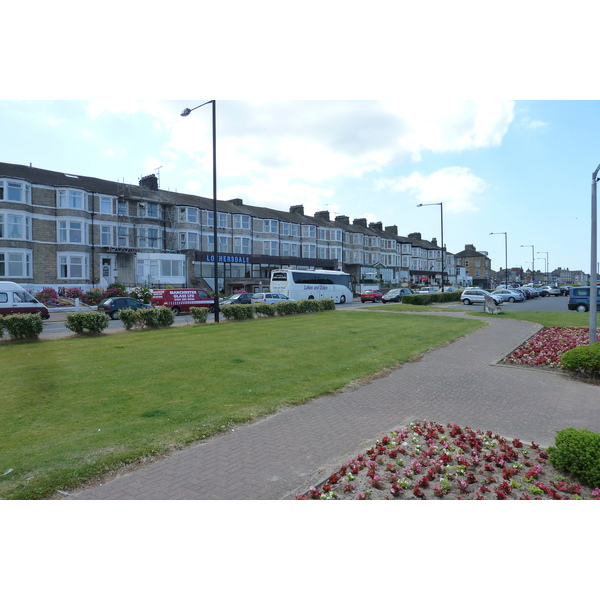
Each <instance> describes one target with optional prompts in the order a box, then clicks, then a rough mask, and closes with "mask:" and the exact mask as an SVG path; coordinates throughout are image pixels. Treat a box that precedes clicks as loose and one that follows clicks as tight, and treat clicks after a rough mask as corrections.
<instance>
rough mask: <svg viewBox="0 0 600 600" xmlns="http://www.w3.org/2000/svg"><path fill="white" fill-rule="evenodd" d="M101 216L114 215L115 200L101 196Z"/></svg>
mask: <svg viewBox="0 0 600 600" xmlns="http://www.w3.org/2000/svg"><path fill="white" fill-rule="evenodd" d="M100 214H101V215H112V214H113V199H112V198H111V197H110V196H100Z"/></svg>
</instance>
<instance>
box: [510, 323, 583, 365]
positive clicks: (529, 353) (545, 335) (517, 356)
mask: <svg viewBox="0 0 600 600" xmlns="http://www.w3.org/2000/svg"><path fill="white" fill-rule="evenodd" d="M588 343H589V329H587V328H585V327H545V328H544V329H542V330H541V331H538V333H536V334H535V335H534V336H533V337H532V338H530V339H529V340H527V341H526V342H525V343H524V344H523V345H522V346H519V347H518V348H517V349H516V350H514V351H513V352H511V353H510V354H509V355H508V356H506V357H505V358H504V359H503V360H502V362H503V363H512V364H519V365H533V366H535V365H543V366H548V367H560V359H561V357H562V355H563V354H564V353H565V352H566V351H567V350H571V348H575V347H576V346H586V345H587V344H588Z"/></svg>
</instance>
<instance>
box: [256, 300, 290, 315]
mask: <svg viewBox="0 0 600 600" xmlns="http://www.w3.org/2000/svg"><path fill="white" fill-rule="evenodd" d="M281 304H291V302H290V303H288V302H282V303H281ZM276 306H277V305H276V304H252V307H253V308H254V312H255V314H257V315H263V316H265V317H274V316H275V312H276V309H275V307H276ZM290 314H291V313H290Z"/></svg>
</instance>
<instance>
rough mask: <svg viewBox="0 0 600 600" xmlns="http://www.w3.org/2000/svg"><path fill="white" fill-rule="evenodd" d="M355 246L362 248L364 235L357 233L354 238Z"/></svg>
mask: <svg viewBox="0 0 600 600" xmlns="http://www.w3.org/2000/svg"><path fill="white" fill-rule="evenodd" d="M352 243H353V244H355V245H357V246H362V245H363V235H362V233H355V234H354V236H353V241H352Z"/></svg>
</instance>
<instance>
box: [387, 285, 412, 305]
mask: <svg viewBox="0 0 600 600" xmlns="http://www.w3.org/2000/svg"><path fill="white" fill-rule="evenodd" d="M411 294H412V292H411V291H410V290H409V289H408V288H395V289H393V290H390V291H389V292H388V293H387V294H384V295H383V296H382V297H381V301H382V302H383V303H384V304H385V303H386V302H402V296H407V295H409V296H410V295H411Z"/></svg>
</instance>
